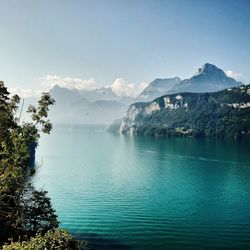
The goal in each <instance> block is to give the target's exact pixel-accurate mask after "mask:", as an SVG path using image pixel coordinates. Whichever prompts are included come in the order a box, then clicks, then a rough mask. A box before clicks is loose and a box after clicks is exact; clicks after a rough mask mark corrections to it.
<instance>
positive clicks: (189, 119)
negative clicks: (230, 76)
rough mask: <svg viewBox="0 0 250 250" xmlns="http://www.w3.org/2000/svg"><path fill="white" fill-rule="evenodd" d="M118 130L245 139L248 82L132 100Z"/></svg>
mask: <svg viewBox="0 0 250 250" xmlns="http://www.w3.org/2000/svg"><path fill="white" fill-rule="evenodd" d="M152 107H157V108H156V109H154V110H152ZM119 130H120V131H121V132H122V133H125V134H126V133H130V134H135V135H150V136H193V137H216V138H235V139H239V138H248V139H249V138H250V85H246V86H244V85H243V86H240V87H236V88H231V89H226V90H223V91H219V92H214V93H180V94H173V95H167V96H162V97H159V98H157V99H155V100H154V101H153V102H150V103H135V104H133V105H131V106H130V109H129V110H128V112H127V116H126V117H125V118H124V119H123V122H122V123H121V125H120V127H119Z"/></svg>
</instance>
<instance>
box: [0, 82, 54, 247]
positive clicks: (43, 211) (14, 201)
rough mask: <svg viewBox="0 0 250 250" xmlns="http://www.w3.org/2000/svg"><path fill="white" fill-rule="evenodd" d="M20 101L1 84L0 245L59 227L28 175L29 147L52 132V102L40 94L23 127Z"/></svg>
mask: <svg viewBox="0 0 250 250" xmlns="http://www.w3.org/2000/svg"><path fill="white" fill-rule="evenodd" d="M19 102H20V98H19V97H18V96H17V95H15V96H13V97H10V93H9V92H8V91H7V88H6V87H5V86H4V83H3V82H1V81H0V229H1V230H0V243H1V242H6V241H7V240H8V238H12V239H14V240H17V239H19V238H25V239H26V238H29V237H30V236H33V235H35V233H37V232H38V231H39V230H41V232H46V231H47V230H49V229H54V228H56V227H57V226H58V222H57V217H56V215H55V213H54V212H55V211H54V210H53V209H52V207H51V204H50V200H49V198H48V197H47V196H46V194H47V193H46V192H44V191H36V190H35V189H34V188H33V187H32V185H31V175H30V173H31V168H30V162H31V158H32V148H33V149H34V147H36V145H37V143H38V139H39V137H40V133H41V132H43V133H47V134H49V133H50V131H51V129H52V124H51V123H50V121H49V120H48V118H47V117H48V111H49V106H50V105H53V104H54V100H53V99H52V98H51V97H50V95H49V94H48V93H43V94H42V96H41V98H40V100H39V102H38V107H35V106H30V107H29V108H28V112H29V113H30V114H31V119H32V121H31V122H25V123H22V124H20V115H21V112H20V113H19V117H18V116H17V112H18V111H19V110H18V105H19ZM33 152H34V151H33ZM32 216H35V217H34V218H35V220H33V219H32V218H31V217H32Z"/></svg>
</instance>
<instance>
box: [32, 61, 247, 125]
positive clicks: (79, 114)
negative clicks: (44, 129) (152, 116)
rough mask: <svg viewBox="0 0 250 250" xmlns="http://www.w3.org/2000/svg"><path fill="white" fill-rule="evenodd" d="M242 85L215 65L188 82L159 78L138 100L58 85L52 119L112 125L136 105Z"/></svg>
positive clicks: (108, 89)
mask: <svg viewBox="0 0 250 250" xmlns="http://www.w3.org/2000/svg"><path fill="white" fill-rule="evenodd" d="M241 84H242V83H241V82H238V81H236V80H234V79H233V78H230V77H228V76H227V75H226V74H225V72H224V71H223V70H221V69H219V68H217V67H216V66H215V65H213V64H209V63H206V64H204V65H203V66H202V67H201V68H200V69H198V71H197V73H196V74H195V75H194V76H192V77H191V78H189V79H185V80H181V79H180V78H179V77H173V78H164V79H160V78H157V79H155V80H154V81H152V82H151V83H149V84H148V86H147V87H146V88H145V89H144V90H143V91H142V92H141V93H140V94H139V95H138V96H137V97H136V98H133V97H130V96H118V95H116V94H115V93H114V91H113V90H112V88H111V87H102V88H99V89H94V90H88V91H87V90H84V91H83V90H78V89H68V88H63V87H60V86H58V85H56V86H54V87H53V88H52V89H51V90H50V94H51V95H52V97H53V98H54V99H55V100H56V105H55V106H54V107H52V108H51V116H50V117H51V120H52V122H54V123H87V124H111V123H112V122H113V121H114V120H115V119H118V118H122V117H123V116H124V115H125V113H126V111H127V109H128V107H129V106H130V105H131V104H132V103H135V102H142V101H143V102H149V101H153V100H154V99H155V98H157V97H160V96H163V95H167V94H174V93H180V92H197V93H199V92H215V91H219V90H222V89H226V88H229V87H234V86H239V85H241ZM33 101H34V100H32V103H33Z"/></svg>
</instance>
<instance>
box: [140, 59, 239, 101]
mask: <svg viewBox="0 0 250 250" xmlns="http://www.w3.org/2000/svg"><path fill="white" fill-rule="evenodd" d="M241 84H242V83H241V82H238V81H236V80H234V79H233V78H230V77H228V76H227V75H226V74H225V72H224V71H223V70H221V69H219V68H217V67H216V66H215V65H213V64H209V63H206V64H204V65H203V66H202V67H201V68H200V69H198V72H197V73H196V74H195V75H194V76H193V77H191V78H189V79H185V80H181V79H180V78H179V77H174V78H166V79H155V80H154V81H152V82H151V83H149V85H148V87H146V88H145V89H144V90H143V91H142V93H141V94H140V95H139V96H138V97H137V101H152V100H154V99H155V98H157V97H159V96H162V95H166V94H174V93H178V92H196V93H202V92H215V91H219V90H222V89H225V88H229V87H233V86H239V85H241Z"/></svg>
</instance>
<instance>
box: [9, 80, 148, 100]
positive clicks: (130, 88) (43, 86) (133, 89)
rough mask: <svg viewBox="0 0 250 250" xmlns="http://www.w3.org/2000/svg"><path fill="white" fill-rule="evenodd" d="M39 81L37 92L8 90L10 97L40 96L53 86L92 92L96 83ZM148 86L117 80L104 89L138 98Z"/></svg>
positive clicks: (85, 81)
mask: <svg viewBox="0 0 250 250" xmlns="http://www.w3.org/2000/svg"><path fill="white" fill-rule="evenodd" d="M36 80H39V81H40V88H39V90H33V89H22V88H18V87H16V88H9V91H10V93H11V94H12V95H14V94H18V95H19V96H20V97H23V98H26V97H32V96H36V97H38V96H40V95H41V93H42V92H45V91H49V90H50V89H51V88H53V87H54V86H55V85H59V86H60V87H63V88H68V89H71V90H72V89H76V90H93V89H96V88H97V85H96V81H95V79H94V78H90V79H88V80H84V79H80V78H70V77H61V76H58V75H47V76H45V77H39V78H36ZM147 86H148V83H145V82H142V83H140V84H134V83H129V82H127V81H125V80H124V79H123V78H117V79H115V80H114V82H113V83H112V84H111V85H107V86H105V87H110V88H111V89H112V90H113V92H114V93H115V94H116V95H118V96H125V97H136V96H138V95H139V94H140V93H141V92H142V90H143V89H144V88H146V87H147Z"/></svg>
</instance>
